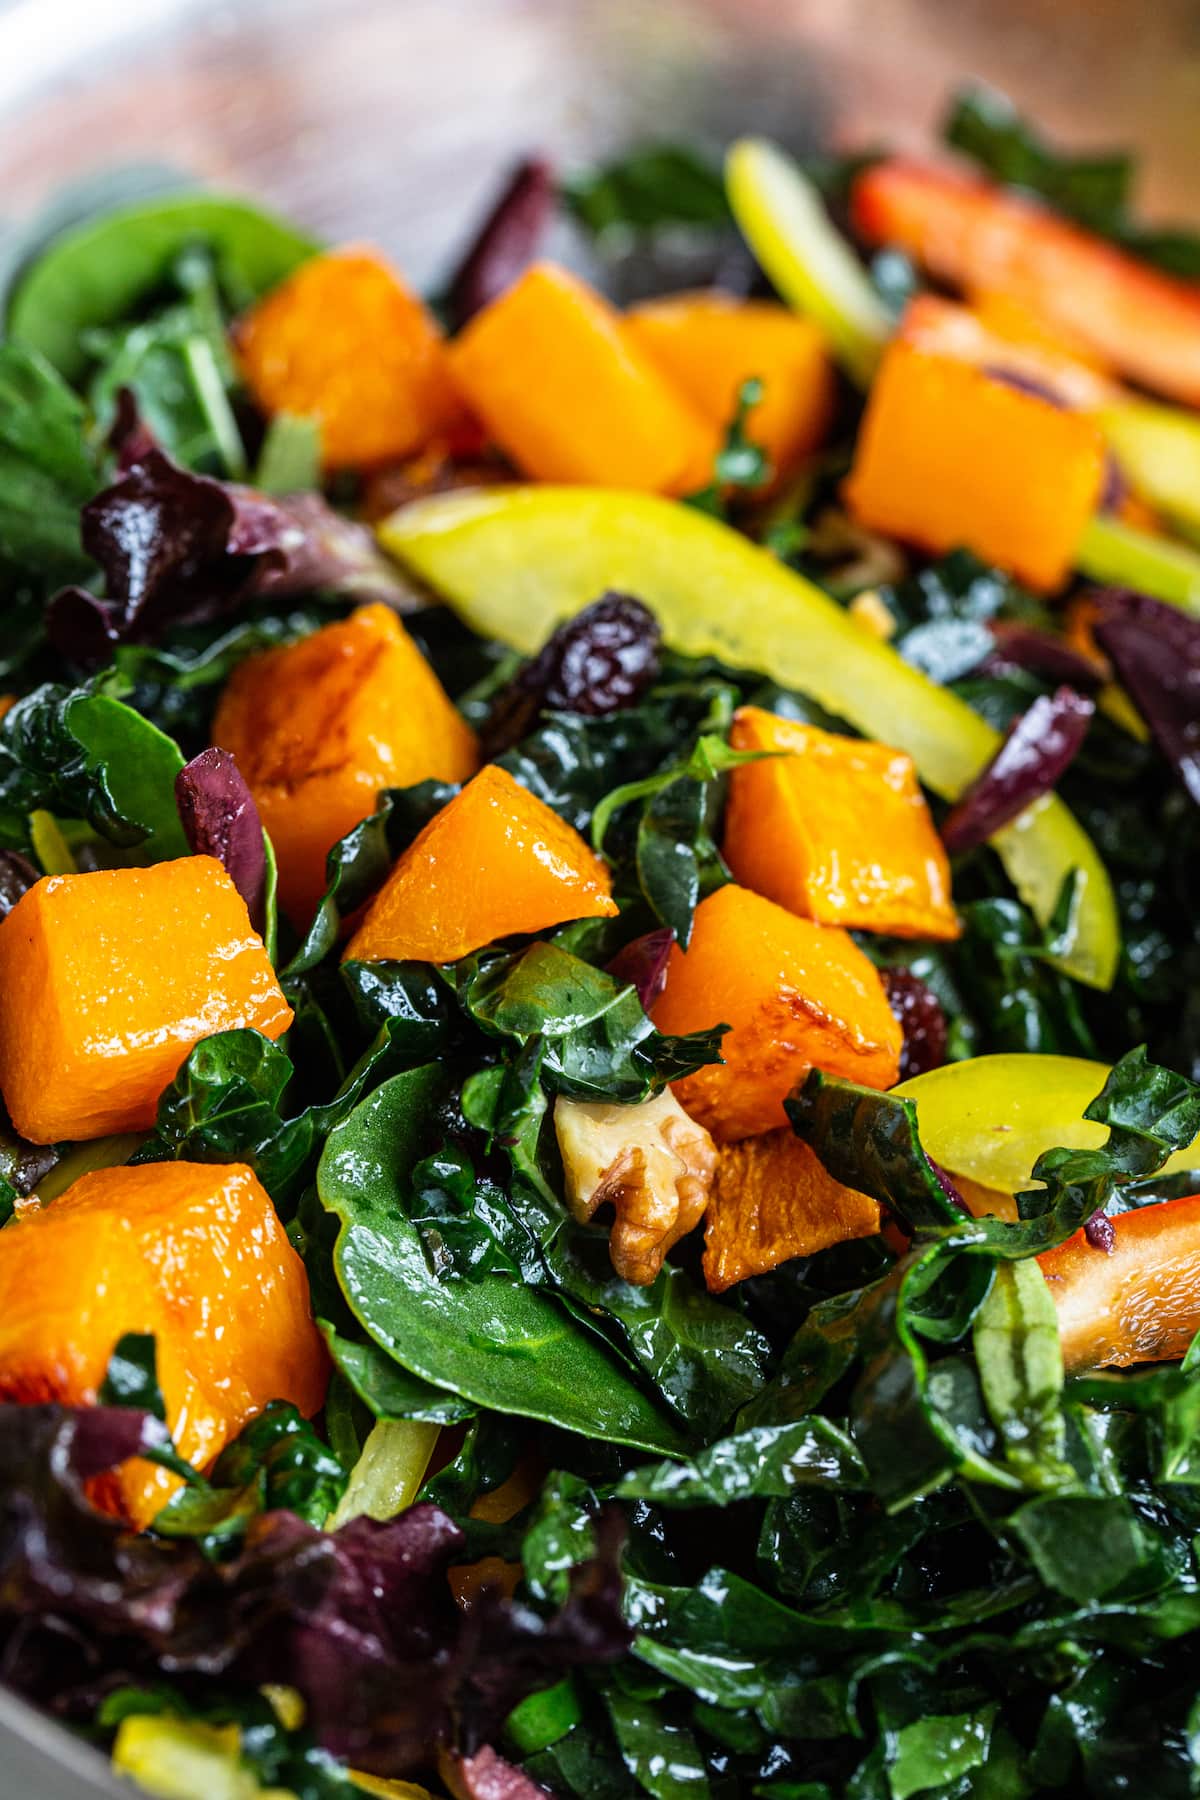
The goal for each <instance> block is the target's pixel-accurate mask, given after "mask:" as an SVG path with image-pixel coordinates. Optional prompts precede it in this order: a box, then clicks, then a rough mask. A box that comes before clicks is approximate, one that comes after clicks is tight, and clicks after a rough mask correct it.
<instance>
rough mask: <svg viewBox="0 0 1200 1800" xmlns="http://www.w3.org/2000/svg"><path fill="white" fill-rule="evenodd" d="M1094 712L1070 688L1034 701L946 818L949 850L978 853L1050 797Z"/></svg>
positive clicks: (1090, 703) (945, 836)
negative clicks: (981, 846)
mask: <svg viewBox="0 0 1200 1800" xmlns="http://www.w3.org/2000/svg"><path fill="white" fill-rule="evenodd" d="M1095 710H1096V707H1095V702H1094V701H1092V700H1089V699H1088V698H1086V696H1085V695H1083V694H1077V693H1076V692H1075V690H1074V689H1073V688H1069V687H1060V688H1058V689H1057V690H1056V692H1055V693H1053V694H1043V695H1042V696H1041V697H1040V698H1039V699H1037V700H1035V701H1034V703H1033V705H1032V706H1031V707H1030V708H1029V709H1028V711H1027V712H1024V713H1022V714H1021V716H1020V718H1019V719H1015V720H1014V721H1013V723H1012V725H1011V726H1010V727H1009V731H1008V735H1007V736H1006V737H1005V739H1004V742H1003V743H1002V744H1001V746H1000V748H999V749H998V750H997V752H996V754H995V756H993V758H992V760H991V761H990V762H989V763H988V765H987V767H986V768H985V769H984V770H983V771H982V773H981V774H979V775H978V776H977V777H976V778H975V780H974V781H973V782H972V783H971V785H970V787H969V788H968V789H967V791H966V793H965V794H964V795H963V796H962V798H961V800H959V801H958V803H957V804H956V805H955V806H953V807H951V809H950V811H949V813H948V814H947V815H946V818H945V821H944V822H943V825H942V842H943V843H944V844H945V846H946V848H947V850H949V851H951V852H954V853H958V852H959V851H963V850H973V849H974V848H975V847H976V845H978V844H982V843H985V842H986V841H987V839H988V838H990V837H991V835H992V833H993V832H996V831H999V830H1000V829H1001V827H1002V826H1004V825H1007V824H1009V823H1010V822H1011V820H1013V819H1015V818H1016V817H1017V814H1018V813H1021V812H1024V810H1025V808H1026V807H1027V806H1030V805H1032V803H1033V802H1034V801H1035V800H1040V799H1041V797H1042V795H1043V794H1048V793H1050V792H1051V790H1052V789H1053V788H1054V787H1055V785H1056V784H1057V782H1058V781H1059V779H1060V778H1061V776H1062V775H1063V774H1064V773H1065V771H1066V770H1067V769H1068V768H1069V766H1070V764H1071V763H1072V762H1073V761H1074V759H1075V757H1076V755H1077V754H1078V752H1079V750H1080V749H1081V747H1082V745H1083V740H1084V738H1085V737H1086V736H1087V730H1088V726H1089V725H1090V724H1091V721H1092V714H1093V713H1094V712H1095Z"/></svg>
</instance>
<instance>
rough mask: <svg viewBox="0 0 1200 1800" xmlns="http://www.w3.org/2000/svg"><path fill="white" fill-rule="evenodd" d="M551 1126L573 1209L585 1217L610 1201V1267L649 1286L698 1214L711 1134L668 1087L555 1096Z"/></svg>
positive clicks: (711, 1170) (709, 1173)
mask: <svg viewBox="0 0 1200 1800" xmlns="http://www.w3.org/2000/svg"><path fill="white" fill-rule="evenodd" d="M554 1129H555V1132H556V1133H557V1135H558V1147H559V1150H560V1152H561V1154H562V1159H563V1170H564V1173H565V1175H566V1189H567V1205H568V1206H569V1207H570V1209H571V1212H572V1214H573V1216H574V1217H575V1218H576V1219H578V1220H579V1221H580V1222H581V1223H584V1224H586V1222H587V1221H588V1220H589V1219H590V1218H591V1216H592V1214H593V1213H594V1212H595V1211H596V1209H597V1207H599V1206H603V1205H605V1204H606V1203H611V1205H612V1206H613V1208H614V1209H615V1211H616V1215H617V1216H616V1219H615V1221H614V1223H613V1228H612V1233H611V1236H610V1238H609V1254H610V1256H611V1257H612V1264H613V1268H614V1269H615V1270H616V1271H617V1274H618V1275H619V1276H620V1277H621V1279H622V1280H623V1281H631V1282H634V1283H636V1285H637V1286H639V1287H646V1286H648V1285H649V1283H650V1282H652V1281H653V1280H654V1278H655V1277H656V1275H657V1274H658V1272H659V1270H660V1269H661V1268H662V1265H663V1257H664V1256H665V1255H666V1254H667V1251H668V1250H669V1249H670V1248H671V1246H672V1245H673V1244H677V1243H678V1242H679V1240H680V1238H681V1237H683V1236H684V1234H685V1233H686V1232H689V1231H691V1229H692V1227H693V1226H694V1225H698V1224H699V1222H700V1219H701V1218H702V1216H703V1214H704V1209H705V1207H706V1206H707V1204H708V1196H709V1192H710V1190H711V1188H712V1183H713V1177H714V1175H715V1173H716V1167H717V1152H716V1149H715V1147H714V1145H713V1141H712V1139H711V1138H710V1137H709V1135H708V1133H707V1131H705V1129H704V1127H703V1126H702V1125H697V1124H696V1122H695V1120H694V1119H690V1118H689V1117H688V1115H687V1113H685V1112H684V1110H683V1108H682V1106H680V1104H679V1102H678V1100H676V1098H675V1096H674V1094H673V1093H672V1092H671V1091H670V1089H669V1088H667V1089H665V1090H664V1092H663V1093H661V1094H659V1095H657V1096H656V1098H655V1099H653V1100H643V1101H641V1102H640V1103H639V1104H638V1105H636V1106H614V1105H611V1104H609V1103H607V1102H594V1101H584V1100H564V1099H561V1098H560V1099H559V1100H557V1101H556V1102H555V1106H554Z"/></svg>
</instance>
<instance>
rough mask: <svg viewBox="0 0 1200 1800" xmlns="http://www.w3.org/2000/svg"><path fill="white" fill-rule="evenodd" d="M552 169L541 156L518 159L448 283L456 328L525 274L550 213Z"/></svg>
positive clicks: (448, 299)
mask: <svg viewBox="0 0 1200 1800" xmlns="http://www.w3.org/2000/svg"><path fill="white" fill-rule="evenodd" d="M554 205H555V195H554V172H553V170H552V169H551V167H550V164H549V163H548V162H547V161H546V159H545V158H544V157H540V156H531V157H528V158H527V159H526V160H525V161H524V162H522V163H519V164H518V165H517V167H516V169H515V170H514V171H513V174H512V178H511V179H510V181H509V182H508V183H507V185H506V187H505V189H504V191H503V193H502V194H501V195H500V197H499V199H498V200H497V201H496V204H495V206H493V208H492V210H491V212H490V213H489V214H488V216H487V218H486V219H485V220H484V222H483V224H482V226H481V227H480V229H479V232H478V233H477V235H476V237H475V240H474V242H473V243H472V244H471V246H470V247H469V249H468V250H467V253H466V255H465V256H464V257H463V259H462V261H461V263H460V264H459V266H458V268H457V270H456V271H455V273H454V275H453V276H452V277H451V279H450V282H449V285H448V287H447V289H446V310H447V312H448V314H449V320H450V325H451V328H452V329H453V330H455V331H457V330H458V329H459V328H460V327H461V326H463V325H465V324H466V323H467V320H468V319H471V318H473V317H474V316H475V314H476V313H477V312H479V311H480V310H481V308H483V307H485V306H487V305H488V304H489V302H490V301H492V300H495V299H497V298H498V297H499V296H500V295H501V294H502V293H504V291H505V289H506V288H509V287H511V286H512V284H513V282H514V281H516V280H517V278H518V276H520V275H523V274H524V272H525V270H526V269H527V268H528V267H529V264H530V263H531V262H532V261H533V259H534V257H535V256H536V255H537V253H538V248H539V246H540V244H541V241H542V238H543V237H544V235H545V233H546V230H547V228H548V226H549V224H550V221H551V219H552V217H553V215H554Z"/></svg>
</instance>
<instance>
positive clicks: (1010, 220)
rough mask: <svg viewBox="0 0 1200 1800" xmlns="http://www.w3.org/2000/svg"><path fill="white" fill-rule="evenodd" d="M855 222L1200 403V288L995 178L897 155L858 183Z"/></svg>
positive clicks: (866, 233) (1148, 381) (1159, 386)
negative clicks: (984, 177) (947, 168)
mask: <svg viewBox="0 0 1200 1800" xmlns="http://www.w3.org/2000/svg"><path fill="white" fill-rule="evenodd" d="M851 216H852V219H853V222H854V226H855V229H856V230H857V231H858V232H859V233H860V234H861V236H863V237H864V238H866V239H867V240H868V242H870V243H873V244H895V245H897V246H899V247H900V248H901V249H903V250H906V251H907V252H908V253H909V254H910V255H911V256H913V257H915V258H916V260H917V261H918V262H919V263H920V264H921V265H922V267H924V268H925V269H927V270H928V271H929V273H930V274H932V275H934V276H936V277H937V278H938V279H939V280H941V281H945V282H948V283H950V284H951V285H952V286H954V287H959V288H965V289H966V290H968V292H970V293H972V294H987V293H999V294H1003V295H1005V296H1007V297H1008V298H1010V299H1013V300H1016V301H1018V302H1020V303H1021V304H1022V305H1024V306H1027V307H1029V309H1030V310H1031V311H1033V312H1034V313H1036V314H1038V315H1039V316H1040V317H1042V318H1044V319H1045V320H1047V321H1048V322H1049V323H1050V324H1052V325H1054V326H1056V327H1058V328H1059V329H1061V330H1064V331H1067V332H1069V333H1071V334H1073V335H1074V336H1075V337H1076V338H1077V339H1078V340H1079V341H1080V342H1081V343H1083V344H1084V345H1085V346H1086V347H1087V348H1088V349H1090V350H1091V351H1093V352H1094V353H1095V354H1097V355H1098V356H1100V357H1101V358H1103V360H1104V361H1105V362H1106V363H1108V364H1109V365H1110V366H1111V367H1112V368H1114V369H1118V370H1121V371H1122V372H1123V373H1124V374H1126V375H1128V376H1129V377H1130V378H1131V379H1133V380H1135V381H1137V382H1139V383H1141V384H1142V385H1143V386H1145V387H1148V388H1153V389H1154V390H1155V391H1156V392H1158V393H1162V394H1167V395H1169V396H1170V397H1171V398H1172V399H1175V400H1182V401H1185V402H1187V403H1188V404H1190V405H1197V404H1200V284H1197V283H1193V282H1188V281H1180V280H1178V279H1177V278H1176V277H1174V276H1171V275H1167V274H1164V273H1163V272H1162V271H1161V270H1159V269H1153V268H1150V267H1149V266H1147V265H1146V264H1143V263H1139V262H1137V261H1136V260H1135V259H1134V258H1133V257H1131V256H1128V255H1126V253H1125V252H1124V251H1122V250H1119V249H1118V248H1117V247H1116V246H1115V245H1113V244H1109V243H1106V242H1105V241H1104V239H1103V238H1099V237H1095V236H1094V235H1093V234H1092V233H1091V232H1088V231H1084V230H1082V229H1081V228H1080V227H1079V226H1077V225H1072V224H1070V223H1069V222H1068V221H1067V220H1065V219H1062V218H1060V217H1058V216H1057V215H1056V214H1054V213H1052V212H1049V211H1047V210H1046V209H1045V208H1044V207H1042V206H1039V205H1038V204H1037V203H1036V202H1035V201H1033V200H1030V199H1026V198H1024V197H1023V196H1021V195H1018V194H1015V193H1013V192H1011V191H1010V190H1008V189H1006V188H1003V187H998V186H997V185H996V184H995V183H993V182H990V181H985V180H982V179H980V178H977V177H975V176H971V175H965V174H960V173H958V172H956V171H953V170H946V169H937V168H933V167H930V166H928V165H925V164H921V163H915V162H908V161H905V160H903V159H893V160H889V161H885V162H879V163H875V164H874V165H873V166H872V167H870V168H868V169H865V170H864V171H863V172H862V174H861V175H860V176H859V177H858V179H857V180H856V182H855V184H854V190H853V195H852V202H851Z"/></svg>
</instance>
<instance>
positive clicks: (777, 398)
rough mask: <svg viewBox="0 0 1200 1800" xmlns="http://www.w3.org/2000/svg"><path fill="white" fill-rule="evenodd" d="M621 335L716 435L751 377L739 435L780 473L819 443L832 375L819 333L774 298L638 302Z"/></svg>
mask: <svg viewBox="0 0 1200 1800" xmlns="http://www.w3.org/2000/svg"><path fill="white" fill-rule="evenodd" d="M625 328H626V331H627V332H629V333H631V334H632V336H633V341H634V343H635V344H638V345H639V346H640V347H641V349H642V350H644V351H645V353H646V355H647V356H649V357H650V358H651V359H652V360H653V361H654V362H655V363H657V364H658V366H659V368H660V369H661V370H662V371H663V374H664V375H666V376H667V377H668V378H669V379H670V380H671V381H673V382H674V383H675V386H676V387H677V388H678V389H679V390H680V392H681V393H683V394H686V395H687V397H688V399H689V400H690V401H691V402H692V404H693V405H694V406H695V407H696V408H697V409H698V410H699V411H700V412H702V413H703V414H704V417H705V418H706V419H709V420H710V421H711V422H712V424H713V425H715V426H716V427H717V429H718V430H719V431H724V429H725V427H726V426H727V425H728V424H729V422H730V420H731V419H732V418H733V415H734V410H735V408H736V406H737V402H738V394H739V391H740V389H741V387H742V384H743V382H745V381H748V380H750V378H751V377H753V376H757V377H758V379H759V380H760V381H761V382H762V384H763V392H762V399H761V400H760V401H759V402H758V404H757V405H756V406H755V407H753V408H752V410H751V412H750V415H749V417H748V419H747V421H746V436H747V437H748V438H749V439H750V441H751V443H754V444H757V445H759V447H760V448H761V449H763V450H765V451H766V453H767V455H768V456H769V457H770V459H771V463H772V465H773V468H774V471H775V474H776V475H777V476H779V475H786V474H787V473H788V471H789V470H790V469H793V468H794V467H795V465H796V464H797V463H798V462H799V461H800V460H801V459H802V458H803V457H805V456H807V455H808V454H809V452H810V451H812V450H815V449H816V447H817V445H818V444H819V443H820V442H821V440H822V438H823V437H824V435H825V431H826V428H827V426H828V424H829V419H830V414H831V412H832V410H833V367H832V364H831V363H830V360H829V352H828V348H827V346H826V343H825V339H824V338H823V337H822V335H821V333H820V331H819V330H818V329H817V327H816V326H815V325H814V324H813V322H812V320H811V319H802V318H801V317H800V315H799V313H794V312H793V311H792V310H791V308H790V307H787V306H780V305H779V303H778V302H777V301H775V300H738V299H735V298H734V297H733V295H731V294H723V293H721V292H720V291H719V290H718V289H715V288H713V289H709V290H707V291H703V292H699V293H691V294H670V295H668V296H667V297H666V298H665V299H662V300H647V301H644V302H643V303H642V305H640V306H635V307H632V308H631V309H630V311H629V312H627V313H626V315H625Z"/></svg>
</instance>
